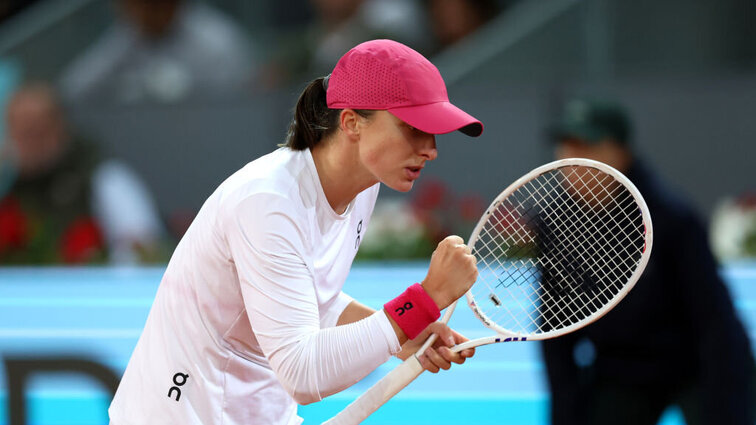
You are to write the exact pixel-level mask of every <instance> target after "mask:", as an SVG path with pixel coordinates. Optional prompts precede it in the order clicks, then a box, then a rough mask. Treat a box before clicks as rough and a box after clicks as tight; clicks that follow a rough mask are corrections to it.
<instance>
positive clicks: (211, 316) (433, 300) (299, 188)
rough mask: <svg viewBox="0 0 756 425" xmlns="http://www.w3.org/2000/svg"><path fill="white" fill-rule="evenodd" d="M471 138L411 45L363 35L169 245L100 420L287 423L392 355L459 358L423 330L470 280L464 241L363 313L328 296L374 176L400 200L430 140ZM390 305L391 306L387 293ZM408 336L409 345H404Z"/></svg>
mask: <svg viewBox="0 0 756 425" xmlns="http://www.w3.org/2000/svg"><path fill="white" fill-rule="evenodd" d="M455 130H460V131H462V132H464V133H466V134H468V135H471V136H478V135H480V133H481V132H482V131H483V126H482V124H481V123H480V121H478V120H477V119H475V118H473V117H472V116H470V115H468V114H467V113H465V112H463V111H462V110H460V109H459V108H457V107H456V106H454V105H452V104H451V103H449V99H448V96H447V92H446V86H445V84H444V81H443V80H442V78H441V75H440V74H439V72H438V70H437V69H436V67H435V66H433V65H432V64H431V63H430V62H429V61H428V60H427V59H425V58H424V57H423V56H422V55H420V54H419V53H417V52H415V51H414V50H412V49H410V48H408V47H406V46H404V45H402V44H399V43H396V42H393V41H389V40H373V41H369V42H366V43H363V44H360V45H358V46H356V47H355V48H353V49H352V50H350V51H349V52H347V53H346V54H345V55H344V56H343V57H342V58H341V59H340V60H339V62H338V63H337V65H336V67H335V68H334V70H333V72H332V73H331V74H330V75H329V76H328V77H324V78H318V79H316V80H314V81H312V82H311V83H310V84H309V85H308V86H307V88H306V89H305V90H304V92H303V93H302V94H301V96H300V98H299V100H298V102H297V106H296V111H295V116H294V119H293V120H292V123H291V126H290V130H289V134H288V136H287V141H286V144H285V146H283V147H281V148H280V149H278V150H276V151H274V152H272V153H270V154H268V155H265V156H263V157H261V158H259V159H257V160H255V161H253V162H251V163H249V164H248V165H246V166H245V167H243V168H242V169H241V170H239V171H237V172H236V173H235V174H233V175H232V176H231V177H229V178H228V179H227V180H226V181H224V182H223V183H222V184H221V185H220V186H219V187H218V189H217V190H216V191H215V192H214V193H213V194H212V195H211V196H210V198H208V200H207V201H206V202H205V204H204V205H203V207H202V208H201V209H200V211H199V213H198V215H197V217H196V218H195V220H194V222H193V223H192V225H191V226H190V227H189V230H188V231H187V232H186V234H185V236H184V237H183V239H182V240H181V242H180V243H179V244H178V246H177V248H176V251H175V252H174V254H173V257H172V258H171V260H170V263H169V264H168V267H167V269H166V271H165V275H164V276H163V279H162V282H161V284H160V287H159V289H158V292H157V295H156V297H155V301H154V304H153V306H152V310H151V311H150V314H149V317H148V319H147V323H146V325H145V328H144V331H143V333H142V336H141V337H140V339H139V342H138V343H137V346H136V348H135V350H134V353H133V355H132V357H131V360H130V361H129V364H128V367H127V369H126V372H125V374H124V376H123V379H122V380H121V384H120V387H119V388H118V391H117V393H116V396H115V398H114V400H113V402H112V404H111V406H110V410H109V413H110V418H111V424H113V425H129V424H133V425H136V424H139V425H142V424H197V425H200V424H204V425H209V424H224V425H242V424H244V425H249V424H258V425H259V424H281V425H284V424H299V423H301V421H302V419H301V418H300V417H298V416H297V412H296V410H297V403H299V404H307V403H312V402H315V401H318V400H320V399H322V398H323V397H326V396H328V395H330V394H334V393H337V392H339V391H341V390H343V389H345V388H347V387H349V386H350V385H352V384H354V383H355V382H357V381H358V380H360V379H361V378H363V377H364V376H366V375H367V374H368V373H370V372H371V371H373V370H374V369H375V368H376V367H378V366H379V365H381V364H382V363H384V362H385V361H387V360H388V359H389V357H390V356H391V355H398V356H399V357H400V358H407V357H408V356H409V355H411V354H413V353H414V352H415V351H416V350H417V349H418V347H419V345H420V343H421V342H423V341H424V340H425V339H426V336H427V335H428V334H429V333H430V332H434V333H437V334H438V335H439V338H438V341H439V342H438V343H437V344H436V345H435V346H434V348H433V349H430V350H428V351H426V353H425V354H424V355H423V356H421V357H422V359H421V361H422V364H423V367H425V368H426V369H427V370H429V371H431V372H437V371H438V370H439V369H448V368H449V367H450V365H451V363H462V362H464V360H465V358H467V357H470V356H472V355H473V352H472V350H468V351H463V352H461V353H458V354H455V353H452V352H451V350H449V349H448V347H449V346H452V345H454V344H456V343H459V342H462V341H465V340H466V339H465V338H464V337H463V336H461V335H459V334H457V333H456V332H454V331H452V330H450V329H449V328H448V327H446V325H443V324H441V323H440V322H435V320H436V319H437V318H438V317H439V310H440V309H443V308H445V307H446V306H447V305H449V304H450V303H451V302H452V301H454V300H455V299H457V298H458V297H460V296H461V295H463V294H464V293H465V292H466V291H467V289H468V288H469V287H470V286H471V285H472V284H473V282H474V281H475V279H476V277H477V269H476V266H475V259H474V257H473V256H472V255H471V254H470V249H469V248H468V247H467V246H466V245H464V243H463V240H462V238H460V237H457V236H450V237H448V238H447V239H445V240H444V241H442V242H441V243H440V244H439V245H438V247H437V248H436V250H435V252H434V254H433V256H432V258H431V261H430V265H429V269H428V273H427V275H426V277H425V279H424V280H423V281H422V282H421V283H419V284H413V282H407V284H408V289H407V291H405V292H404V293H402V294H386V295H387V300H388V302H387V303H386V305H385V306H384V308H383V309H382V310H379V311H374V310H372V309H370V308H368V307H367V306H364V305H362V304H360V303H358V302H357V301H355V300H353V299H352V298H350V297H349V296H348V295H346V294H344V293H343V292H342V291H341V288H342V286H343V284H344V281H345V279H346V276H347V273H348V272H349V269H350V267H351V264H352V261H353V259H354V256H355V254H356V252H357V249H358V247H359V245H360V241H361V240H362V238H363V236H364V234H365V232H366V230H367V227H368V225H369V222H370V215H371V213H372V211H373V206H374V204H375V200H376V197H377V195H378V188H379V183H383V184H385V185H386V186H388V187H390V188H392V189H395V190H398V191H401V192H406V191H409V190H410V189H411V188H412V185H413V183H414V182H415V180H417V178H418V177H419V176H420V172H421V170H422V169H423V167H424V166H425V165H426V163H427V162H428V161H432V160H433V159H435V158H436V155H437V151H436V143H435V137H434V135H436V134H443V133H448V132H451V131H455ZM392 296H393V297H396V298H394V299H391V297H392ZM415 341H417V343H415Z"/></svg>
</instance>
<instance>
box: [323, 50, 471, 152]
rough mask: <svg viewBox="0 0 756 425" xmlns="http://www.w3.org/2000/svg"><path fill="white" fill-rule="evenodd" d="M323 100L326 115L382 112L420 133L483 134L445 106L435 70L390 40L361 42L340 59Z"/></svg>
mask: <svg viewBox="0 0 756 425" xmlns="http://www.w3.org/2000/svg"><path fill="white" fill-rule="evenodd" d="M326 100H327V103H328V107H329V108H331V109H345V108H349V109H379V110H387V111H389V112H391V113H392V114H393V115H395V116H396V117H397V118H399V119H400V120H402V121H404V122H406V123H407V124H409V125H411V126H413V127H415V128H417V129H419V130H422V131H424V132H426V133H431V134H444V133H450V132H452V131H454V130H459V131H461V132H463V133H465V134H467V135H468V136H473V137H477V136H480V134H481V133H483V124H482V123H481V122H480V121H478V120H477V119H476V118H475V117H473V116H472V115H470V114H468V113H467V112H465V111H463V110H461V109H459V108H458V107H456V106H454V105H452V104H451V103H450V102H449V95H448V94H447V93H446V84H444V80H443V79H442V78H441V73H439V72H438V69H437V68H436V67H435V66H434V65H433V64H432V63H430V61H429V60H428V59H426V58H425V57H424V56H423V55H421V54H420V53H418V52H416V51H414V50H412V49H410V48H409V47H407V46H405V45H404V44H401V43H397V42H396V41H392V40H372V41H367V42H365V43H362V44H359V45H357V46H356V47H354V48H352V50H350V51H348V52H347V53H346V54H345V55H344V56H342V57H341V59H339V62H338V63H337V64H336V67H335V68H334V69H333V72H332V73H331V75H330V77H329V80H328V90H327V93H326Z"/></svg>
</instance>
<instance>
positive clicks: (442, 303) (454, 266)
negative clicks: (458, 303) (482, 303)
mask: <svg viewBox="0 0 756 425" xmlns="http://www.w3.org/2000/svg"><path fill="white" fill-rule="evenodd" d="M476 263H477V261H476V260H475V257H474V256H473V255H472V254H471V249H470V247H468V246H467V245H465V241H464V240H463V239H462V238H460V237H459V236H447V237H446V239H444V240H442V241H441V242H440V243H439V244H438V247H436V250H435V251H433V255H432V256H431V262H430V267H429V268H428V275H427V276H426V277H425V279H424V280H423V282H422V285H423V289H425V292H427V293H428V295H430V297H431V298H433V301H435V302H436V305H437V306H438V309H439V310H443V309H444V308H446V307H447V306H448V305H449V304H451V303H452V302H453V301H454V300H456V299H458V298H459V297H461V296H462V295H464V294H465V292H467V290H468V289H470V287H471V286H472V285H473V283H475V280H476V279H477V278H478V268H477V266H476Z"/></svg>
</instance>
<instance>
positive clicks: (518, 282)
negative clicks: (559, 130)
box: [324, 158, 653, 425]
mask: <svg viewBox="0 0 756 425" xmlns="http://www.w3.org/2000/svg"><path fill="white" fill-rule="evenodd" d="M652 241H653V229H652V225H651V217H650V214H649V212H648V207H647V206H646V203H645V201H644V200H643V197H642V196H641V194H640V193H639V192H638V190H637V189H636V188H635V186H634V185H633V184H632V183H631V182H630V180H628V179H627V177H625V176H624V175H622V174H621V173H620V172H619V171H617V170H615V169H614V168H612V167H610V166H608V165H606V164H603V163H601V162H597V161H592V160H588V159H581V158H570V159H563V160H559V161H554V162H551V163H549V164H546V165H543V166H541V167H538V168H536V169H534V170H533V171H531V172H529V173H528V174H526V175H525V176H523V177H521V178H520V179H518V180H517V181H515V182H514V183H512V184H511V185H510V186H509V187H508V188H506V189H505V190H504V191H503V192H502V193H501V194H500V195H499V196H498V197H496V199H495V200H494V201H493V202H492V203H491V205H490V206H489V207H488V209H487V210H486V212H485V213H484V214H483V216H482V217H481V218H480V221H479V222H478V224H477V225H476V227H475V229H474V230H473V232H472V235H471V236H470V239H469V241H468V243H467V244H468V246H469V247H471V248H472V253H473V255H475V257H476V259H477V267H478V279H477V280H476V282H475V283H474V284H473V286H472V287H471V288H470V290H469V291H468V292H467V293H466V297H467V304H468V305H469V306H470V308H471V309H472V311H473V312H474V313H475V316H476V317H477V318H478V319H479V320H480V321H481V322H483V324H484V325H485V326H486V327H488V328H489V329H491V330H492V331H494V332H495V334H494V335H491V336H489V337H484V338H480V339H475V340H472V341H467V342H465V343H463V344H458V345H456V346H454V347H453V348H452V350H453V351H454V352H459V351H461V350H464V349H466V348H472V347H478V346H481V345H487V344H493V343H497V342H507V341H533V340H543V339H549V338H554V337H558V336H560V335H564V334H566V333H569V332H572V331H575V330H577V329H580V328H582V327H583V326H585V325H588V324H589V323H591V322H593V321H595V320H597V319H598V318H600V317H601V316H603V315H604V314H606V313H607V312H608V311H609V310H611V309H612V308H613V307H614V306H616V305H617V303H619V302H620V300H622V298H624V297H625V295H627V293H628V292H629V291H630V289H632V287H633V285H635V282H636V281H637V280H638V277H640V275H641V273H642V272H643V269H644V268H645V266H646V263H647V262H648V258H649V255H650V254H651V245H652ZM455 306H456V301H455V302H454V303H452V304H451V305H450V306H449V307H448V308H447V309H446V311H445V313H444V316H443V317H442V319H441V320H442V321H443V322H444V323H447V322H448V321H449V318H450V317H451V315H452V313H453V312H454V308H455ZM435 338H436V335H431V337H430V338H429V339H428V340H427V341H426V342H425V344H424V345H423V346H422V347H421V348H420V350H418V351H417V353H416V354H415V355H414V356H411V357H410V358H409V359H407V360H406V361H404V362H403V363H402V364H400V365H399V366H397V367H396V368H395V369H394V370H392V371H391V372H389V373H388V374H387V375H386V376H384V377H383V378H382V379H381V380H380V381H378V382H377V383H376V384H375V385H373V386H372V387H371V388H370V389H368V390H367V391H366V392H365V393H364V394H363V395H361V396H360V397H359V398H357V399H356V400H355V401H354V402H352V403H351V404H350V405H349V406H347V407H346V408H345V409H344V410H343V411H341V412H340V413H339V414H338V415H336V416H335V417H333V418H332V419H330V420H328V421H326V422H324V425H345V424H350V425H351V424H357V423H359V422H361V421H363V420H364V419H366V418H367V417H368V416H370V415H371V414H372V413H373V412H375V411H376V410H377V409H378V408H379V407H380V406H382V405H383V404H384V403H386V402H387V401H388V400H389V399H391V397H393V396H394V395H395V394H397V393H398V392H399V391H401V390H402V389H403V388H404V387H406V386H407V385H408V384H409V383H410V382H412V381H413V380H414V379H415V378H417V377H418V376H419V375H420V374H421V373H422V372H423V367H422V366H421V365H420V361H419V360H418V359H417V356H419V355H421V354H422V353H423V352H424V351H425V350H426V349H427V348H428V347H429V346H430V345H431V344H432V343H433V342H434V340H435Z"/></svg>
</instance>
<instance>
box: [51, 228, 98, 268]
mask: <svg viewBox="0 0 756 425" xmlns="http://www.w3.org/2000/svg"><path fill="white" fill-rule="evenodd" d="M102 248H103V237H102V232H101V231H100V227H99V226H98V225H97V223H95V221H94V220H92V219H91V218H89V217H85V218H80V219H77V220H75V221H74V222H73V223H71V225H70V226H69V227H68V229H66V231H65V232H64V233H63V237H62V238H61V251H62V256H63V261H64V262H66V263H69V264H73V263H86V262H89V261H92V260H94V259H95V258H96V257H97V255H98V254H99V253H100V252H101V251H102Z"/></svg>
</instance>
